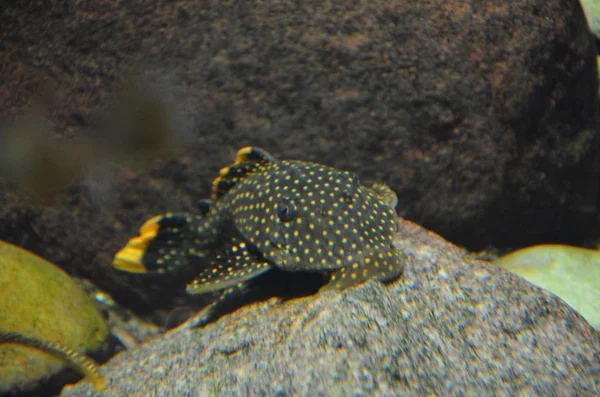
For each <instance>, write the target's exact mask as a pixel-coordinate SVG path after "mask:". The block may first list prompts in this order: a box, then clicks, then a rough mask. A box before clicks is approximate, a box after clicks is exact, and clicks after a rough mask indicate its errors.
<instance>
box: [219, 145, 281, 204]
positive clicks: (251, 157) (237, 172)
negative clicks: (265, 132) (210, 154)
mask: <svg viewBox="0 0 600 397" xmlns="http://www.w3.org/2000/svg"><path fill="white" fill-rule="evenodd" d="M273 163H277V160H276V159H275V158H274V157H273V156H271V155H270V154H269V153H267V152H266V151H265V150H263V149H260V148H257V147H253V146H246V147H244V148H242V149H240V150H238V152H237V157H236V159H235V162H234V163H233V164H232V165H230V166H228V167H225V168H222V169H221V171H219V176H218V177H217V178H216V179H215V180H214V181H213V184H212V187H213V195H212V199H213V200H215V201H216V200H218V199H220V198H221V197H223V195H224V194H225V193H227V192H228V191H229V189H231V188H232V187H233V186H235V184H236V183H238V182H239V181H241V180H244V179H246V178H247V177H248V175H250V174H252V173H254V172H259V171H261V170H263V169H266V168H267V167H268V166H269V165H270V164H273Z"/></svg>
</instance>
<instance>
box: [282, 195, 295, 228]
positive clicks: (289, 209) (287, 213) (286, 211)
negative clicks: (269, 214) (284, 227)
mask: <svg viewBox="0 0 600 397" xmlns="http://www.w3.org/2000/svg"><path fill="white" fill-rule="evenodd" d="M277 215H278V216H279V219H281V220H282V221H283V222H289V221H291V220H294V218H296V216H298V210H297V209H296V204H295V203H294V202H293V201H292V200H291V199H289V198H284V199H283V200H282V201H281V203H279V207H277Z"/></svg>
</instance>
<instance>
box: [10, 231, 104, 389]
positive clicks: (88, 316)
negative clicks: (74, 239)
mask: <svg viewBox="0 0 600 397" xmlns="http://www.w3.org/2000/svg"><path fill="white" fill-rule="evenodd" d="M0 330H1V331H3V332H17V333H20V334H22V335H25V336H27V337H30V338H35V339H39V340H42V341H48V342H52V343H58V344H61V345H64V346H67V347H69V348H70V349H72V350H74V351H77V352H89V351H94V350H96V349H97V348H99V347H100V346H101V345H102V343H103V341H104V340H105V338H106V336H107V333H108V330H107V327H106V324H105V323H104V320H103V318H102V315H101V314H100V313H99V312H98V310H97V309H96V307H95V306H94V304H93V302H92V301H91V299H90V298H89V297H88V296H87V295H86V294H85V293H84V292H83V291H82V290H81V289H80V288H79V287H78V286H77V285H76V283H75V282H74V281H73V280H72V279H71V278H70V277H69V275H67V274H66V273H65V272H63V271H62V270H61V269H59V268H58V267H56V266H55V265H53V264H52V263H50V262H48V261H46V260H44V259H42V258H40V257H38V256H36V255H34V254H32V253H30V252H28V251H26V250H24V249H22V248H19V247H16V246H13V245H11V244H8V243H6V242H3V241H0ZM63 366H64V362H63V361H61V360H60V359H58V358H57V357H53V356H51V355H49V354H47V353H44V352H42V351H41V350H38V349H35V348H30V347H25V346H20V345H15V344H9V343H3V344H0V393H2V392H6V391H9V390H18V389H28V388H30V387H33V386H34V385H35V383H36V382H37V381H39V380H40V379H43V378H45V377H48V376H50V375H52V374H54V373H56V372H58V371H59V370H60V369H61V368H62V367H63Z"/></svg>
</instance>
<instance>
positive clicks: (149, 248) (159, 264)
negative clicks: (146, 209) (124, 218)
mask: <svg viewBox="0 0 600 397" xmlns="http://www.w3.org/2000/svg"><path fill="white" fill-rule="evenodd" d="M204 222H205V219H204V218H202V217H198V216H193V215H189V214H183V213H167V214H163V215H157V216H155V217H153V218H150V219H149V220H147V221H146V222H145V223H144V224H143V225H142V226H141V227H140V231H139V233H140V234H139V236H137V237H134V238H132V239H130V240H129V241H128V242H127V244H126V245H125V247H123V248H121V250H119V252H117V253H116V254H115V256H114V258H113V262H112V265H113V266H114V267H115V268H117V269H119V270H123V271H127V272H131V273H146V272H158V273H162V272H166V271H171V270H174V269H176V268H181V267H183V266H185V265H187V264H188V261H189V257H190V256H197V257H204V254H205V253H204V247H203V244H204V242H203V241H204V240H202V239H199V238H195V237H198V236H197V235H196V231H197V230H200V229H202V228H203V224H204Z"/></svg>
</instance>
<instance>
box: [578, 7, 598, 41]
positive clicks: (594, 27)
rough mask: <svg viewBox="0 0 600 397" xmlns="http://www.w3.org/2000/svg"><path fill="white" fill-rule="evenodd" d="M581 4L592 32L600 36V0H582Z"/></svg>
mask: <svg viewBox="0 0 600 397" xmlns="http://www.w3.org/2000/svg"><path fill="white" fill-rule="evenodd" d="M581 6H582V7H583V11H584V12H585V16H586V18H587V21H588V25H589V26H590V30H591V31H592V33H594V34H595V35H596V37H600V2H599V1H598V0H581Z"/></svg>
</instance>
